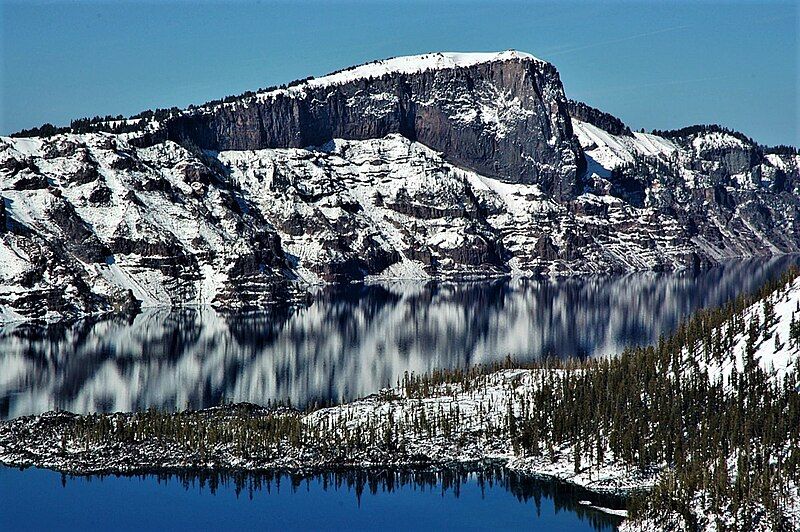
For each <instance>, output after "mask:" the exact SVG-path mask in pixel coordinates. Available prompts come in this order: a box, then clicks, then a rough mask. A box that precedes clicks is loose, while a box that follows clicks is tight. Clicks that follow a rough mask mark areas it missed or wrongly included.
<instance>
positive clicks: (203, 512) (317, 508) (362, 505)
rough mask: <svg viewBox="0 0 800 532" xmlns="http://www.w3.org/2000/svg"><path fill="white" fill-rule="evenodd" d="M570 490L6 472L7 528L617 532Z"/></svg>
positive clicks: (492, 479)
mask: <svg viewBox="0 0 800 532" xmlns="http://www.w3.org/2000/svg"><path fill="white" fill-rule="evenodd" d="M576 500H578V496H577V495H576V494H574V493H571V492H569V490H568V488H565V487H560V488H559V487H554V486H552V485H551V484H548V483H541V482H534V481H530V480H523V479H520V478H517V477H515V476H513V475H508V474H503V473H502V472H500V471H497V470H495V471H493V472H484V473H481V474H477V473H460V474H457V475H441V474H439V475H433V474H421V473H418V474H405V475H402V474H399V473H386V472H383V473H382V474H367V473H364V472H362V473H341V474H337V475H334V474H328V475H326V476H313V477H305V478H301V477H295V478H292V477H289V476H285V475H284V476H266V477H260V478H259V477H252V476H248V477H238V478H218V477H212V478H205V479H201V478H197V477H192V476H187V477H185V478H178V477H175V476H172V477H164V478H160V479H159V478H157V477H153V476H149V477H135V478H131V477H113V476H111V477H105V478H97V477H95V478H69V477H62V475H60V474H58V473H54V472H52V471H47V470H40V469H27V470H25V471H19V470H17V469H10V468H4V467H0V529H1V530H9V531H12V530H215V529H224V530H230V529H238V530H242V529H268V530H293V529H299V530H431V529H436V530H442V529H451V530H456V529H487V528H491V529H505V530H508V529H514V530H520V529H536V530H554V531H559V530H563V531H567V530H569V531H584V530H585V531H592V530H613V529H614V528H615V526H616V524H618V523H619V520H618V519H617V518H614V517H612V516H608V515H606V514H603V513H600V512H597V511H595V510H591V509H587V508H585V507H582V506H581V505H579V504H577V503H576V502H575V501H576Z"/></svg>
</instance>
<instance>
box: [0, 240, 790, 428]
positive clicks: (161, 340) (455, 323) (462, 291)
mask: <svg viewBox="0 0 800 532" xmlns="http://www.w3.org/2000/svg"><path fill="white" fill-rule="evenodd" d="M798 262H800V259H798V257H796V256H785V257H779V258H774V259H770V260H751V261H743V262H732V263H729V264H726V265H724V266H721V267H718V268H714V269H711V270H706V271H701V272H683V273H642V274H633V275H625V276H619V277H588V278H578V279H567V280H558V281H553V280H545V281H537V280H521V279H511V280H509V279H505V280H497V281H491V282H475V283H434V282H431V283H419V282H416V283H415V282H397V283H385V284H350V285H339V286H330V287H325V288H322V289H319V290H318V291H317V292H316V293H315V295H314V297H313V300H312V302H311V304H310V305H309V306H308V307H307V308H302V309H295V310H289V309H282V310H274V311H271V312H263V313H255V314H253V313H251V314H221V313H218V312H216V311H214V310H212V309H210V308H185V309H179V310H165V309H155V310H147V311H145V312H142V313H141V314H139V315H137V316H136V317H135V318H133V319H129V318H120V317H117V318H111V319H86V320H79V321H76V322H72V323H61V324H56V325H52V326H49V327H42V326H36V325H12V326H7V327H4V328H0V419H3V418H13V417H17V416H20V415H25V414H35V413H41V412H43V411H46V410H51V409H53V408H55V407H58V408H62V409H66V410H70V411H73V412H93V411H118V410H119V411H129V410H137V409H143V408H147V407H149V406H157V407H162V408H184V407H186V406H190V407H195V408H196V407H206V406H212V405H216V404H219V403H220V402H221V401H223V400H228V401H250V402H253V403H260V404H265V403H266V402H267V401H268V400H286V399H289V400H291V402H292V404H295V405H305V404H307V403H309V402H311V401H314V400H320V401H336V400H341V399H354V398H356V397H359V396H364V395H367V394H370V393H374V392H375V391H377V390H378V389H379V388H380V387H382V386H386V385H387V383H394V382H395V381H396V380H397V378H398V377H400V376H401V375H402V374H403V372H405V371H414V372H424V371H427V370H430V369H433V368H443V367H451V368H452V367H464V366H470V365H473V364H476V363H488V362H493V361H500V360H503V359H505V358H506V357H507V356H511V357H512V358H514V359H517V360H531V359H535V358H537V357H541V356H542V355H545V354H553V355H556V356H600V355H604V354H613V353H617V352H619V351H620V350H622V349H623V348H624V346H626V345H631V344H643V343H649V342H652V341H654V340H656V339H657V337H658V336H659V334H665V333H668V332H669V331H670V330H672V329H673V328H674V327H675V325H676V324H677V322H678V321H679V320H680V319H681V318H682V317H683V316H686V315H687V314H689V313H691V312H692V311H693V310H695V309H697V308H699V307H702V306H710V305H717V304H720V303H722V302H724V301H725V300H727V299H728V298H731V297H734V296H735V295H737V294H739V293H743V292H747V291H750V290H752V289H754V288H756V287H757V286H759V285H760V284H761V283H763V282H764V281H765V280H766V279H767V278H768V277H770V276H773V275H778V274H779V273H780V272H781V271H783V270H784V269H785V268H787V267H788V266H789V265H790V264H797V263H798Z"/></svg>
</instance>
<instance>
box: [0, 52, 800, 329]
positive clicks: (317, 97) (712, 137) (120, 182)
mask: <svg viewBox="0 0 800 532" xmlns="http://www.w3.org/2000/svg"><path fill="white" fill-rule="evenodd" d="M570 111H571V112H572V115H573V116H572V117H570ZM584 119H585V120H588V121H585V120H584ZM131 124H134V127H132V128H128V130H127V131H126V132H125V133H119V134H112V133H88V134H74V133H70V134H59V135H55V136H52V137H47V138H2V139H0V196H2V202H0V264H2V267H0V320H10V319H25V318H44V319H49V318H55V317H61V316H70V315H81V314H85V313H89V312H100V311H107V310H114V309H126V308H127V309H136V308H138V307H139V306H142V305H144V306H151V305H175V304H205V303H210V304H213V305H216V306H219V307H224V308H249V307H260V306H263V305H265V304H269V303H271V302H278V301H286V300H297V299H298V298H301V296H302V293H303V288H302V283H300V284H298V283H295V282H294V281H308V282H318V281H337V280H351V279H361V278H372V277H377V278H387V277H413V278H428V277H486V276H496V275H507V274H514V275H524V276H527V275H539V274H560V275H572V274H581V273H592V272H620V271H630V270H640V269H670V268H676V267H684V266H694V265H703V264H712V263H715V262H717V261H720V260H722V259H724V258H727V257H734V256H752V255H766V254H773V253H783V252H791V251H797V250H798V249H800V236H799V235H798V228H797V220H798V196H797V186H798V182H800V181H799V178H798V166H799V164H798V163H799V162H800V160H799V159H798V157H797V155H795V154H792V153H783V154H777V153H766V152H765V151H764V150H763V149H762V148H761V147H759V146H757V145H755V144H754V143H752V142H748V141H746V140H743V139H742V137H741V136H737V135H731V134H729V133H725V132H724V131H718V130H714V131H710V130H692V131H690V132H688V133H684V134H675V135H668V136H656V135H645V134H641V133H630V130H629V129H627V127H624V124H622V123H621V122H620V121H618V120H617V119H614V117H610V115H605V114H604V113H601V112H599V111H596V110H593V109H591V108H588V107H586V106H583V107H581V106H580V105H572V106H568V105H567V101H566V99H565V96H564V91H563V88H562V86H561V83H560V81H559V78H558V73H557V72H556V70H555V68H554V67H552V65H549V64H548V63H546V62H543V61H540V60H537V59H535V58H533V57H531V56H528V55H526V54H520V53H518V52H503V53H500V54H429V55H426V56H414V57H409V58H396V59H392V60H387V61H382V62H377V63H371V64H367V65H362V66H360V67H355V68H353V69H349V70H345V71H341V72H339V73H335V74H332V75H330V76H326V77H323V78H318V79H312V80H307V81H305V82H303V83H300V84H296V85H294V86H291V87H289V88H282V89H275V90H270V91H265V92H261V93H257V94H251V95H250V96H247V97H242V98H238V99H234V100H232V101H228V102H218V103H215V104H209V105H206V106H202V107H199V108H192V109H190V110H186V111H179V112H172V113H169V114H168V115H166V116H163V115H159V116H153V117H148V118H146V119H140V120H137V121H131ZM604 127H607V129H603V128H604ZM131 129H132V130H131Z"/></svg>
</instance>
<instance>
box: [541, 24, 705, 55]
mask: <svg viewBox="0 0 800 532" xmlns="http://www.w3.org/2000/svg"><path fill="white" fill-rule="evenodd" d="M690 27H691V25H690V24H684V25H682V26H674V27H672V28H663V29H660V30H654V31H648V32H645V33H637V34H636V35H629V36H627V37H620V38H619V39H610V40H607V41H599V42H595V43H592V44H585V45H583V46H576V47H574V48H567V49H566V50H560V51H558V52H553V53H552V54H548V55H551V56H552V55H561V54H568V53H571V52H577V51H578V50H586V49H587V48H596V47H597V46H605V45H606V44H615V43H618V42H625V41H632V40H633V39H641V38H642V37H649V36H650V35H658V34H659V33H668V32H670V31H678V30H684V29H687V28H690Z"/></svg>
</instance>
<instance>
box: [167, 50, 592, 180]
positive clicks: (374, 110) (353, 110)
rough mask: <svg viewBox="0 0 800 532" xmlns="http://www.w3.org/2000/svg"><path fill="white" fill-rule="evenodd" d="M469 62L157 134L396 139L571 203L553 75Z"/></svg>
mask: <svg viewBox="0 0 800 532" xmlns="http://www.w3.org/2000/svg"><path fill="white" fill-rule="evenodd" d="M471 55H472V54H463V55H457V54H447V55H445V54H429V55H426V56H421V57H417V58H413V59H412V60H409V58H397V59H393V60H388V61H384V62H379V63H376V64H372V65H370V64H368V65H363V66H361V67H356V68H354V69H351V70H346V71H342V72H340V73H337V74H334V75H332V76H326V77H324V78H320V79H317V80H311V81H308V82H306V83H303V84H300V85H297V86H294V87H291V88H289V89H278V90H274V91H270V92H265V93H261V94H258V95H256V96H253V97H250V98H246V99H244V100H242V101H237V102H232V103H227V104H219V105H213V106H204V107H201V108H199V109H197V110H195V111H193V112H189V113H182V114H180V115H179V116H177V117H175V118H172V119H170V120H167V121H166V122H165V124H164V125H163V129H162V130H161V131H160V135H161V136H166V138H168V139H169V140H172V141H175V142H177V143H179V144H186V143H191V144H193V145H195V146H198V147H200V148H202V149H209V150H216V151H223V150H258V149H263V148H305V147H308V146H321V145H323V144H325V143H327V142H329V141H331V140H333V139H350V140H366V139H377V138H383V137H385V136H387V135H389V134H395V133H399V134H401V135H403V136H404V137H406V138H407V139H409V140H412V141H417V142H420V143H421V144H424V145H425V146H428V147H429V148H432V149H434V150H436V151H439V152H441V153H442V154H443V155H444V157H445V159H446V160H448V161H449V162H451V163H453V164H455V165H458V166H464V167H467V168H470V169H472V170H474V171H476V172H478V173H480V174H482V175H485V176H487V177H493V178H497V179H500V180H502V181H507V182H511V183H526V184H533V183H536V184H539V185H541V186H542V188H543V189H544V190H545V191H546V192H547V193H548V194H552V195H555V196H561V195H569V194H571V193H572V192H573V191H574V188H575V186H576V185H577V177H578V170H579V169H580V168H579V167H581V165H582V162H583V161H582V157H581V156H580V149H579V148H578V147H577V145H576V144H575V143H574V140H573V136H572V129H571V124H570V121H569V117H568V114H567V101H566V98H565V96H564V89H563V87H562V85H561V80H560V79H559V76H558V71H557V70H556V69H555V67H553V65H551V64H549V63H546V62H544V61H541V60H538V59H536V58H534V57H532V56H529V55H527V54H521V53H519V52H504V53H502V54H496V55H495V54H487V56H486V57H480V56H482V55H484V54H476V55H478V56H479V57H478V58H477V59H476V58H473V57H471Z"/></svg>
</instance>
